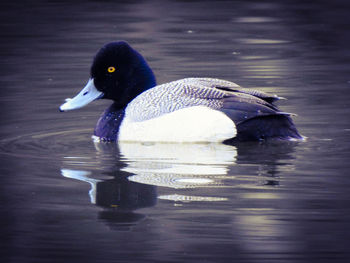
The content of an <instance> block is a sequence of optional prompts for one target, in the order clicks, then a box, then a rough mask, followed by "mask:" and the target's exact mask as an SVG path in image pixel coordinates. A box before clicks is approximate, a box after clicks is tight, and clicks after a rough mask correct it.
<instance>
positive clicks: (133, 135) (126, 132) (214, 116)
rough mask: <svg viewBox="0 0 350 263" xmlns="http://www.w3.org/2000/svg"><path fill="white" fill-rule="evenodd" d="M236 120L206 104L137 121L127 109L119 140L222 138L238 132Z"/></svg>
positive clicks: (215, 140) (176, 140)
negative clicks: (234, 121) (129, 115)
mask: <svg viewBox="0 0 350 263" xmlns="http://www.w3.org/2000/svg"><path fill="white" fill-rule="evenodd" d="M236 133H237V130H236V126H235V124H234V123H233V121H232V120H231V119H230V118H229V117H227V116H226V115H225V114H224V113H222V112H220V111H217V110H213V109H210V108H208V107H205V106H194V107H188V108H183V109H180V110H177V111H174V112H170V113H167V114H163V115H161V116H159V117H156V118H153V119H149V120H145V121H135V120H133V118H128V111H126V115H125V118H124V120H123V121H122V123H121V126H120V130H119V137H118V140H119V141H141V142H222V141H224V140H226V139H230V138H233V137H235V136H236Z"/></svg>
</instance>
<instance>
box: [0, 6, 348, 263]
mask: <svg viewBox="0 0 350 263" xmlns="http://www.w3.org/2000/svg"><path fill="white" fill-rule="evenodd" d="M0 7H1V8H0V14H1V15H0V22H1V23H0V29H1V33H2V34H1V36H0V38H1V41H0V47H1V48H0V54H1V61H0V68H1V78H0V84H1V89H0V90H1V93H0V100H1V104H0V105H1V130H0V161H1V168H0V169H1V170H0V171H1V172H0V188H1V189H0V216H1V217H0V218H1V219H0V223H1V224H0V225H1V253H0V255H1V256H0V259H1V262H36V263H38V262H259V263H260V262H318V263H319V262H347V260H349V259H350V252H349V244H350V238H349V236H350V231H349V229H350V193H349V187H350V179H349V177H350V175H349V174H348V173H349V170H350V159H349V157H350V107H349V106H350V103H349V102H350V92H349V89H350V49H349V44H350V41H349V40H350V34H349V27H350V20H349V15H350V12H349V11H350V4H349V3H348V2H347V1H340V0H335V1H331V2H329V1H323V0H320V1H299V0H295V1H272V0H268V1H257V0H256V1H254V0H252V1H195V0H192V1H181V0H177V1H171V0H166V1H156V0H153V1H136V0H135V1H92V0H91V1H53V0H39V1H35V2H33V1H32V2H25V1H24V3H23V1H11V2H10V1H8V2H2V3H0ZM115 40H126V41H128V42H129V43H130V44H131V45H132V46H133V47H134V48H135V49H136V50H138V51H139V52H140V53H142V54H143V55H144V57H145V58H146V59H147V61H148V62H149V64H150V66H151V67H152V69H153V70H154V73H155V75H156V78H157V82H158V83H159V84H160V83H165V82H168V81H172V80H176V79H180V78H185V77H214V78H222V79H227V80H230V81H233V82H235V83H237V84H239V85H241V86H243V87H246V88H254V89H258V90H261V91H265V92H270V93H273V94H278V95H279V96H282V97H285V98H287V100H282V101H279V102H278V105H279V106H280V108H281V109H282V110H283V111H286V112H292V113H295V114H297V116H295V117H293V119H294V121H295V124H296V126H297V127H298V130H299V131H300V133H301V134H303V135H304V136H306V137H307V140H306V141H302V142H289V141H286V142H245V143H238V144H236V145H232V146H229V145H223V144H164V143H163V144H161V143H152V144H147V143H144V144H141V143H119V144H118V143H98V142H94V141H93V140H92V138H91V135H92V133H93V129H94V126H95V124H96V121H97V119H98V117H99V116H100V114H101V113H102V111H103V110H104V109H105V108H106V107H107V106H108V105H110V103H111V102H110V101H106V100H99V101H96V102H94V103H91V104H90V105H88V106H86V107H85V108H82V109H79V110H76V111H72V112H66V113H60V112H59V110H58V107H59V106H60V105H61V104H62V103H63V102H64V99H65V98H67V97H72V96H74V95H75V94H76V93H77V92H78V91H80V90H81V89H82V88H83V86H84V85H85V84H86V82H87V80H88V78H89V70H90V65H91V62H92V59H93V56H94V55H95V53H96V51H97V50H98V49H99V48H100V47H101V46H102V45H104V44H105V43H108V42H110V41H115Z"/></svg>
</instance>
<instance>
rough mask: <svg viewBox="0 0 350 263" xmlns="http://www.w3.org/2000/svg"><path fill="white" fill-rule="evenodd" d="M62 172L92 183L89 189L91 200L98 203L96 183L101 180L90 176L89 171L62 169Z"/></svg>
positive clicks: (65, 175) (69, 176)
mask: <svg viewBox="0 0 350 263" xmlns="http://www.w3.org/2000/svg"><path fill="white" fill-rule="evenodd" d="M61 174H62V175H63V176H64V177H67V178H72V179H76V180H79V181H84V182H87V183H89V184H90V185H91V189H90V191H89V196H90V201H91V203H93V204H96V184H97V183H98V182H101V180H97V179H93V178H89V177H88V176H89V175H90V174H91V172H88V171H80V170H70V169H61Z"/></svg>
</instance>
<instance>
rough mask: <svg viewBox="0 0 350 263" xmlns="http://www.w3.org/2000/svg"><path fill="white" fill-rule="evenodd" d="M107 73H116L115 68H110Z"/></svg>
mask: <svg viewBox="0 0 350 263" xmlns="http://www.w3.org/2000/svg"><path fill="white" fill-rule="evenodd" d="M107 71H108V72H109V73H113V72H114V71H115V67H109V68H108V69H107Z"/></svg>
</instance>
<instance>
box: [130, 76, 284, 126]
mask: <svg viewBox="0 0 350 263" xmlns="http://www.w3.org/2000/svg"><path fill="white" fill-rule="evenodd" d="M271 97H274V96H270V95H269V94H267V93H263V92H258V91H254V92H253V90H248V91H246V90H245V89H243V88H241V87H240V86H238V85H237V84H235V83H233V82H230V81H226V80H221V79H212V78H186V79H181V80H177V81H173V82H169V83H166V84H162V85H158V86H156V87H154V88H152V89H150V90H147V91H145V92H143V93H142V94H140V95H139V96H138V97H136V98H135V99H134V100H133V101H132V102H131V103H129V105H128V107H127V108H126V116H127V117H128V118H129V119H130V120H132V121H145V120H149V119H152V118H156V117H159V116H162V115H163V114H166V113H170V112H174V111H176V110H179V109H183V108H186V107H192V106H206V107H209V108H211V109H214V110H219V111H222V112H224V113H225V114H227V115H228V116H229V117H230V118H231V119H232V120H233V121H234V122H235V123H240V122H242V121H245V120H247V119H250V118H253V117H256V116H266V115H271V114H272V115H273V114H279V111H278V109H277V107H276V106H274V105H273V104H272V103H270V102H268V101H266V100H265V99H266V98H271Z"/></svg>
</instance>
